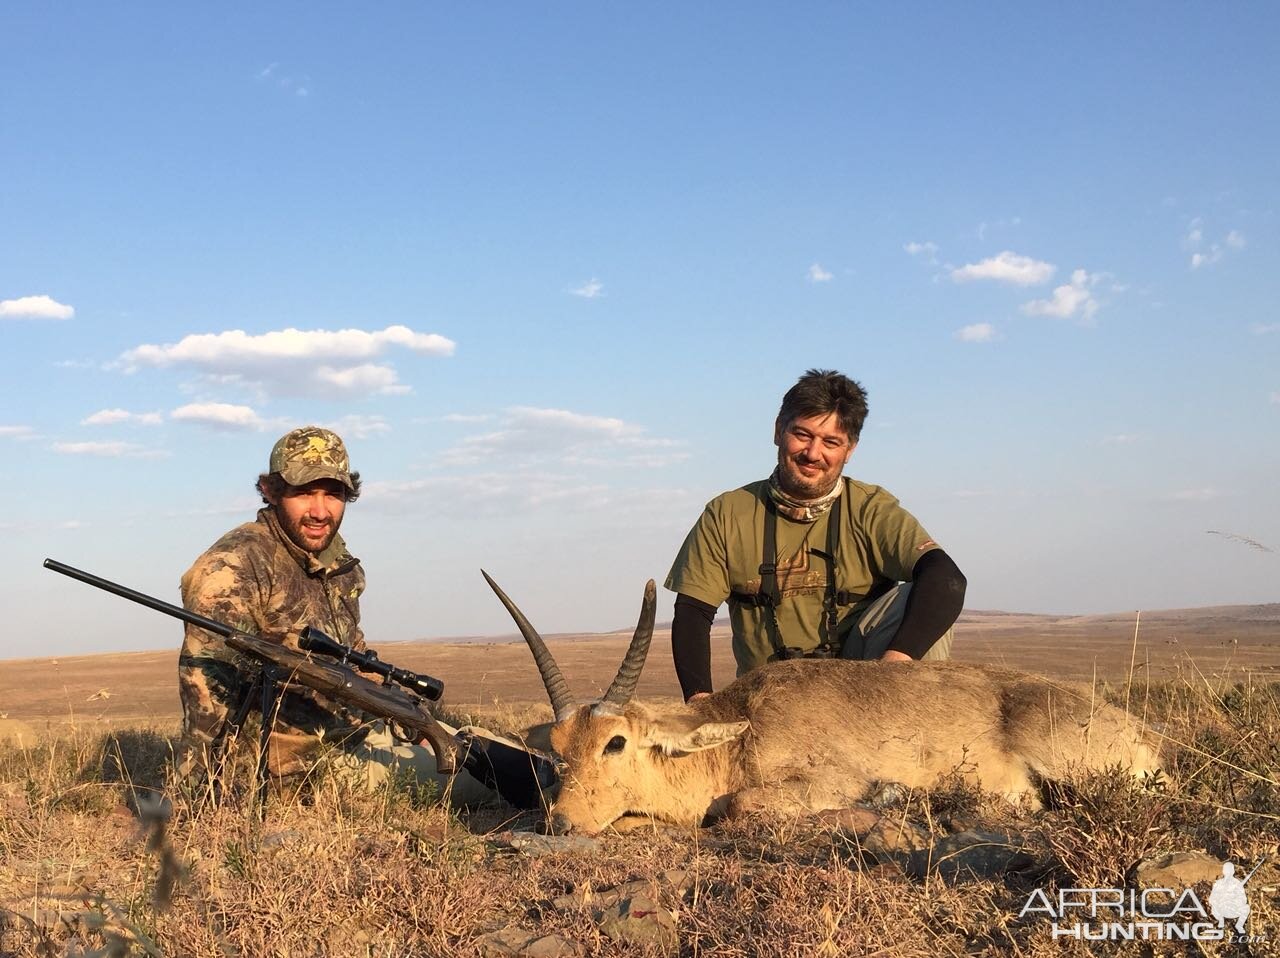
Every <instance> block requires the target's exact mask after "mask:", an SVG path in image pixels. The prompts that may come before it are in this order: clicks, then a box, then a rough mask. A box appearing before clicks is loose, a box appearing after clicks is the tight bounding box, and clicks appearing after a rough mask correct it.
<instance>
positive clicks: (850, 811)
mask: <svg viewBox="0 0 1280 958" xmlns="http://www.w3.org/2000/svg"><path fill="white" fill-rule="evenodd" d="M813 820H814V821H815V822H818V823H819V824H822V825H827V826H829V827H830V828H832V829H833V830H835V831H838V832H843V833H844V834H846V835H865V834H866V833H867V832H869V831H871V829H872V827H873V826H874V825H875V824H876V822H878V821H880V813H879V812H878V811H876V810H875V809H874V808H868V807H867V806H865V805H855V806H853V807H852V808H830V809H827V810H826V811H823V812H814V814H813Z"/></svg>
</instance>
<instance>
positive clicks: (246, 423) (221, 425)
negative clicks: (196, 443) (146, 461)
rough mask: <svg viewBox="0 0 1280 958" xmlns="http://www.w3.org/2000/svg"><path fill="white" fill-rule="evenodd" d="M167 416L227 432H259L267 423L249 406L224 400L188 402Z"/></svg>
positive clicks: (177, 420)
mask: <svg viewBox="0 0 1280 958" xmlns="http://www.w3.org/2000/svg"><path fill="white" fill-rule="evenodd" d="M169 418H170V419H172V420H174V421H176V422H189V423H195V424H196V425H197V426H207V427H208V428H210V429H217V430H220V431H227V432H259V431H261V430H262V429H265V428H266V425H267V424H266V423H265V422H264V421H263V420H262V418H261V417H259V415H258V414H257V413H256V412H254V411H253V409H252V408H251V407H249V406H234V405H232V404H230V403H224V402H200V403H188V404H187V405H185V406H179V407H178V408H177V409H175V410H174V411H173V412H171V413H169Z"/></svg>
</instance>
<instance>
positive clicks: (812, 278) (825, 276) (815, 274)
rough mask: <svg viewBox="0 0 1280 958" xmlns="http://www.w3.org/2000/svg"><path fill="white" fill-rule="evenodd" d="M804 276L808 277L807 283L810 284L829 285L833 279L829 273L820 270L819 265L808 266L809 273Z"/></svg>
mask: <svg viewBox="0 0 1280 958" xmlns="http://www.w3.org/2000/svg"><path fill="white" fill-rule="evenodd" d="M806 275H807V276H808V277H809V282H811V283H829V282H831V280H832V279H834V277H833V276H832V275H831V274H830V273H828V272H827V271H826V270H825V269H823V268H822V264H821V263H814V264H813V265H812V266H810V267H809V272H808V273H807V274H806Z"/></svg>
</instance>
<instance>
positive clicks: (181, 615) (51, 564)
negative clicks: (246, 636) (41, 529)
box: [44, 559, 237, 638]
mask: <svg viewBox="0 0 1280 958" xmlns="http://www.w3.org/2000/svg"><path fill="white" fill-rule="evenodd" d="M44 567H45V568H46V569H52V570H53V571H54V572H61V573H62V574H63V575H65V576H70V577H71V578H72V579H79V580H80V581H81V582H84V583H86V584H87V585H91V586H93V587H94V588H95V589H101V590H102V591H103V592H110V593H111V594H112V595H118V596H120V598H122V599H128V600H129V601H130V602H136V603H138V605H145V606H146V607H147V608H148V609H154V610H155V611H156V612H163V613H164V614H165V615H171V616H173V617H174V618H175V619H181V620H182V621H183V622H187V623H190V624H191V625H197V626H199V627H200V628H202V629H208V630H209V631H210V632H212V633H214V634H215V635H220V636H222V637H223V638H227V637H228V636H231V635H236V634H237V633H236V630H235V629H233V628H231V626H229V625H225V624H223V623H221V622H218V621H217V620H215V619H207V618H205V617H204V616H203V615H197V614H196V613H194V612H188V611H187V610H186V609H184V608H183V607H182V606H180V605H172V604H171V603H168V602H165V601H163V600H161V599H157V598H155V597H154V596H149V595H147V594H146V593H145V592H138V591H137V590H136V589H130V588H129V587H128V586H123V585H120V584H119V583H118V582H112V581H111V580H110V579H104V578H102V577H101V576H97V575H94V574H93V573H92V572H85V571H84V570H83V569H77V568H76V567H75V566H69V565H67V564H66V563H64V562H59V561H58V560H57V559H45V560H44Z"/></svg>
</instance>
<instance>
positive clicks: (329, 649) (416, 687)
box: [298, 625, 444, 702]
mask: <svg viewBox="0 0 1280 958" xmlns="http://www.w3.org/2000/svg"><path fill="white" fill-rule="evenodd" d="M298 647H299V648H301V649H302V650H303V651H306V652H314V653H316V654H317V655H327V656H328V657H329V658H333V659H337V660H338V661H339V662H340V663H342V664H343V665H347V664H350V665H353V666H355V668H357V669H359V670H360V671H361V672H372V673H373V674H374V675H381V676H382V677H383V678H384V679H387V680H388V681H391V682H395V683H396V684H397V685H403V686H404V687H405V688H407V689H408V690H409V691H410V692H416V693H417V694H418V695H421V696H422V697H423V698H427V699H431V701H433V702H434V701H435V700H436V699H438V698H440V696H441V695H443V694H444V683H443V682H441V681H440V680H439V679H437V678H432V677H431V676H430V675H422V674H420V673H418V672H410V671H409V670H408V669H398V668H396V667H395V666H394V665H391V664H390V663H389V662H383V661H382V660H381V659H379V658H378V653H377V652H375V651H373V649H366V650H365V651H363V652H357V651H356V650H355V649H353V648H352V647H351V646H349V645H343V644H342V643H341V642H338V641H336V640H335V639H332V638H330V637H329V636H327V635H325V634H324V633H323V632H321V631H320V630H319V629H317V628H313V627H312V626H309V625H308V626H307V627H306V628H304V629H303V630H302V631H301V632H300V633H299V634H298Z"/></svg>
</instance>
